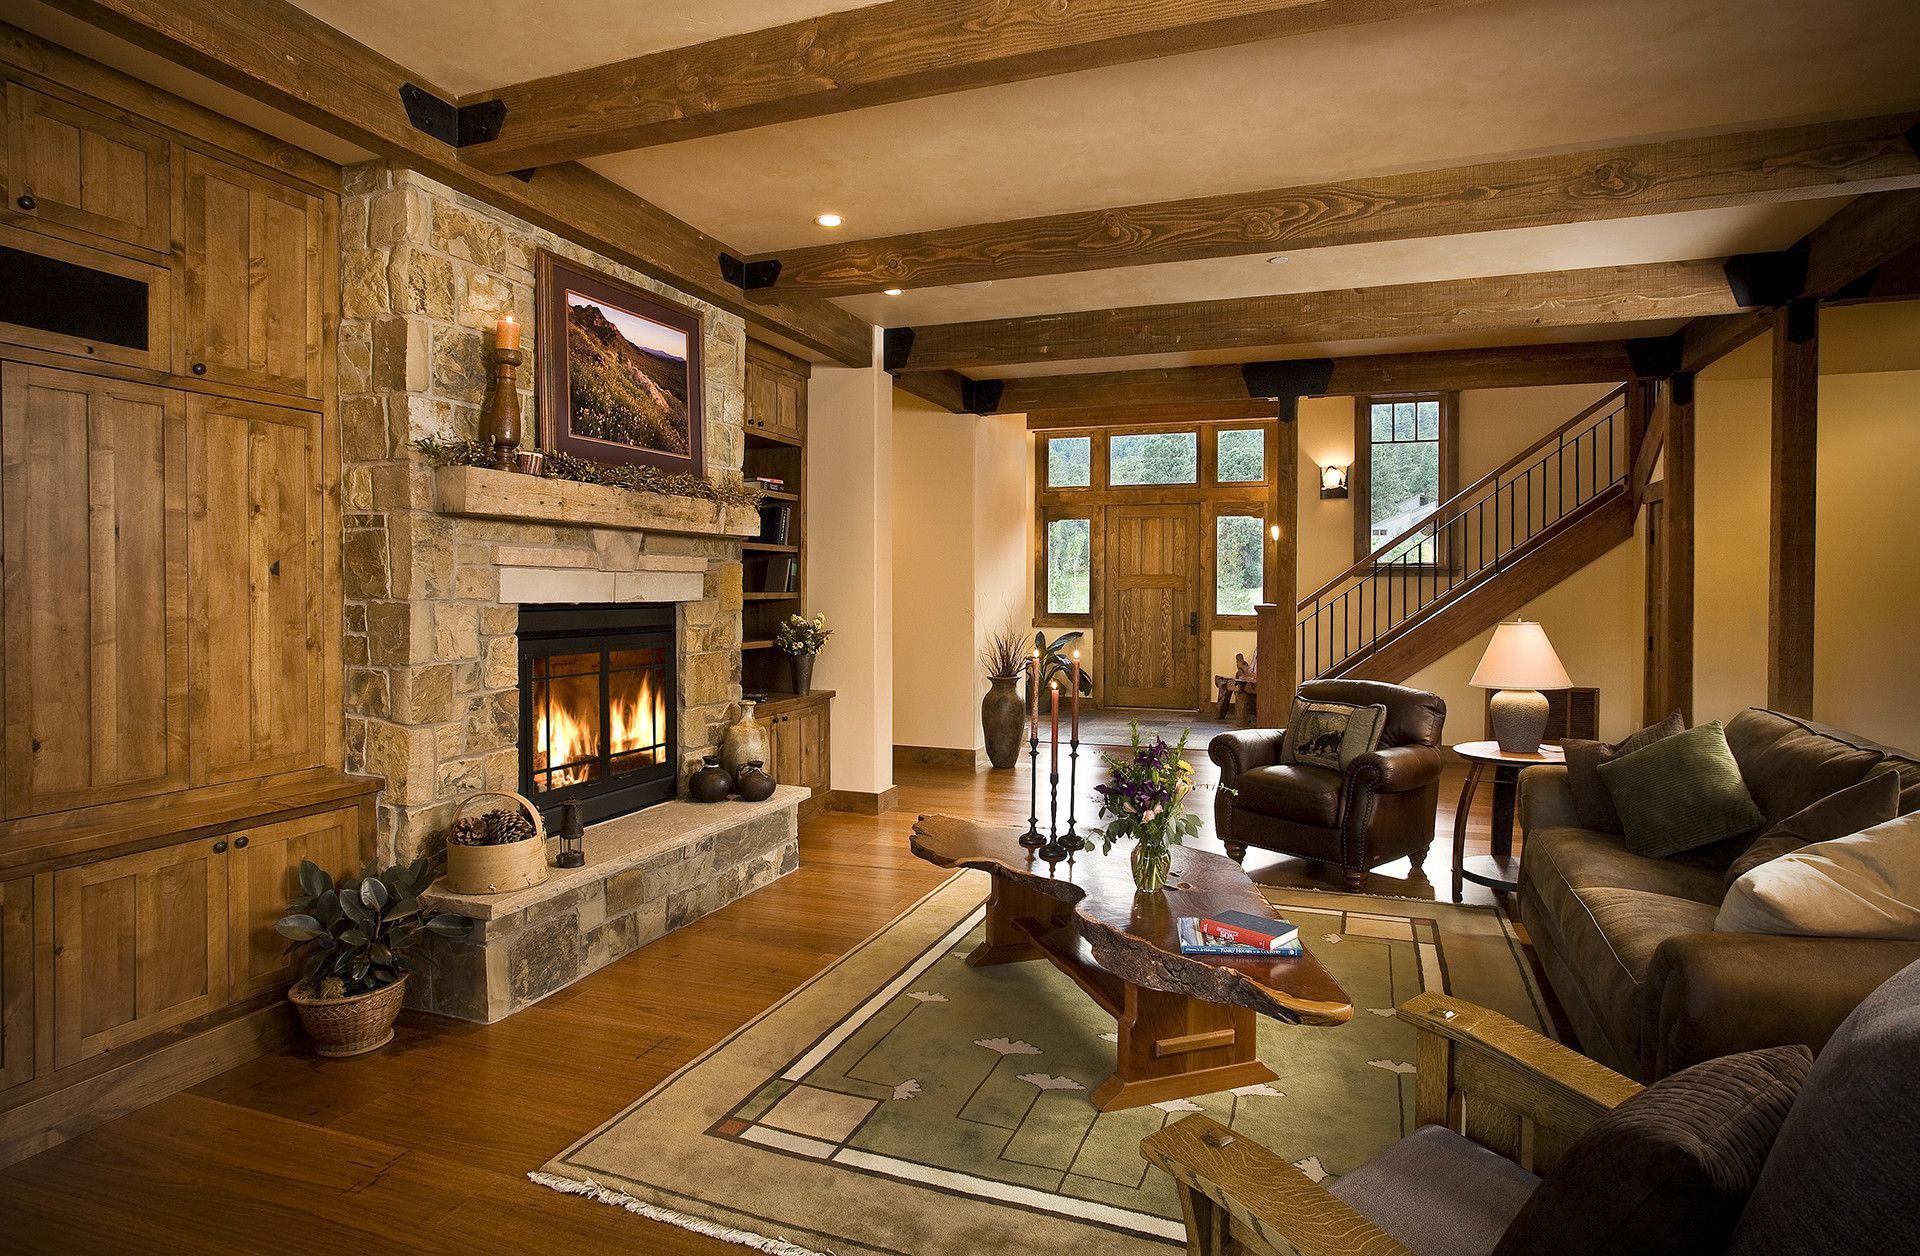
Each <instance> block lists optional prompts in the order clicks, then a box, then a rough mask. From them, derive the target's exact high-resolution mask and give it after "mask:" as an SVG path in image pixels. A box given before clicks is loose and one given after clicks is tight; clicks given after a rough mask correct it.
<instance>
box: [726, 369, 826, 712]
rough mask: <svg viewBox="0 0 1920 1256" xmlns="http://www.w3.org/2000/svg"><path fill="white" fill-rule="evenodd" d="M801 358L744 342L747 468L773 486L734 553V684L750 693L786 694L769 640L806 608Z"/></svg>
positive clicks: (783, 664) (804, 375) (782, 661)
mask: <svg viewBox="0 0 1920 1256" xmlns="http://www.w3.org/2000/svg"><path fill="white" fill-rule="evenodd" d="M812 372H813V368H812V367H811V366H810V365H809V364H808V363H807V362H806V361H805V360H803V359H801V358H796V357H794V356H792V355H791V354H787V353H783V352H781V351H780V350H778V349H775V348H773V347H772V346H770V345H763V344H760V343H758V342H757V341H751V340H750V341H748V342H747V432H746V466H745V468H744V472H745V474H746V476H747V477H748V478H749V479H753V478H756V477H765V478H766V479H768V480H776V481H778V482H779V487H778V488H772V487H769V488H767V489H766V490H765V492H764V494H763V498H762V502H761V507H760V533H759V535H758V536H757V537H755V538H754V539H752V540H750V541H747V542H745V543H743V544H742V545H741V547H740V551H741V554H740V557H741V590H742V597H743V599H744V602H745V606H744V608H743V614H744V623H743V625H742V641H741V647H740V685H741V687H742V688H743V689H745V690H746V691H747V692H749V693H756V692H758V693H784V692H785V691H787V690H788V689H789V688H790V687H791V681H790V679H789V676H788V665H787V657H786V656H785V655H784V654H781V653H780V652H779V651H777V650H775V649H774V648H773V634H774V631H775V629H776V628H778V627H779V625H780V621H781V620H783V619H785V618H786V617H787V616H789V615H798V614H804V613H805V612H806V605H807V553H806V549H807V540H806V538H807V511H806V500H805V494H806V471H807V380H808V377H809V376H810V375H811V374H812Z"/></svg>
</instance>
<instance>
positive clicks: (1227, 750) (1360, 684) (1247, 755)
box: [1207, 680, 1447, 890]
mask: <svg viewBox="0 0 1920 1256" xmlns="http://www.w3.org/2000/svg"><path fill="white" fill-rule="evenodd" d="M1300 696H1301V697H1302V698H1308V699H1312V700H1314V701H1319V702H1347V703H1352V704H1353V705H1355V706H1371V705H1374V704H1376V703H1377V704H1379V705H1380V706H1384V707H1385V708H1386V709H1387V721H1386V725H1385V726H1384V727H1383V728H1382V730H1381V733H1380V747H1379V749H1377V750H1375V751H1373V752H1372V753H1371V754H1364V755H1361V756H1360V757H1359V758H1357V759H1355V760H1354V761H1353V763H1352V764H1350V765H1349V766H1348V768H1347V770H1346V771H1345V772H1335V771H1333V770H1332V769H1330V768H1320V767H1314V766H1312V765H1311V764H1294V763H1281V762H1280V743H1281V741H1282V740H1283V739H1284V738H1285V736H1286V730H1285V729H1284V728H1250V729H1247V730H1245V731H1244V732H1236V733H1221V734H1220V735H1219V736H1217V737H1215V738H1214V739H1213V740H1212V741H1211V742H1209V743H1208V745H1207V754H1208V755H1209V756H1210V757H1211V758H1212V759H1213V761H1214V762H1215V763H1217V764H1219V766H1220V784H1221V785H1223V786H1225V787H1226V788H1224V789H1222V790H1221V791H1220V793H1219V795H1218V796H1217V797H1216V799H1215V801H1214V805H1213V814H1214V824H1215V828H1216V829H1217V830H1218V832H1219V834H1220V840H1221V841H1223V842H1225V843H1226V846H1227V854H1229V855H1231V856H1233V857H1234V858H1235V859H1241V858H1244V857H1245V856H1246V853H1247V847H1249V846H1258V847H1261V848H1262V849H1264V850H1277V851H1279V852H1281V853H1282V854H1287V855H1299V856H1302V857H1303V858H1306V859H1315V860H1319V861H1320V862H1322V863H1328V864H1333V865H1335V866H1337V867H1338V868H1340V870H1341V872H1342V875H1343V876H1344V878H1345V881H1346V885H1347V887H1348V888H1349V889H1355V890H1357V889H1359V888H1360V886H1361V884H1362V883H1363V882H1364V881H1365V880H1366V876H1367V871H1368V870H1369V869H1371V868H1377V867H1379V866H1380V865H1381V864H1383V863H1390V862H1392V861H1393V860H1395V859H1411V860H1413V863H1414V866H1415V867H1418V866H1419V865H1420V864H1421V863H1422V862H1424V861H1425V859H1426V857H1427V847H1428V846H1429V845H1430V844H1432V842H1433V821H1434V811H1435V808H1436V807H1437V806H1438V804H1439V800H1440V731H1441V729H1442V728H1443V727H1445V725H1446V722H1447V704H1446V703H1445V702H1444V701H1442V700H1441V699H1440V698H1439V697H1437V696H1435V695H1434V694H1430V693H1424V692H1422V691H1421V690H1418V689H1408V688H1406V687H1405V686H1402V685H1389V684H1383V683H1381V682H1379V681H1373V680H1310V681H1308V682H1307V683H1305V684H1304V685H1301V686H1300Z"/></svg>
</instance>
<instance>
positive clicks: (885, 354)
mask: <svg viewBox="0 0 1920 1256" xmlns="http://www.w3.org/2000/svg"><path fill="white" fill-rule="evenodd" d="M880 340H881V346H882V354H881V358H880V362H881V365H882V366H884V367H886V369H887V370H888V371H891V372H894V373H895V374H898V373H899V372H901V371H904V370H906V369H907V359H908V358H910V357H912V356H913V328H911V327H889V328H887V329H886V331H884V332H882V333H881V338H880Z"/></svg>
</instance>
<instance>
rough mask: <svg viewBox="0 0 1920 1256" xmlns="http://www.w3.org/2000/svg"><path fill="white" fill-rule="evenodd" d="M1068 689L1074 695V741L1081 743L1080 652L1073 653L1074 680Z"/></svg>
mask: <svg viewBox="0 0 1920 1256" xmlns="http://www.w3.org/2000/svg"><path fill="white" fill-rule="evenodd" d="M1067 688H1068V691H1069V692H1070V693H1072V695H1073V740H1074V744H1075V745H1078V744H1079V742H1080V651H1078V650H1075V651H1074V652H1073V679H1072V680H1070V681H1068V682H1067Z"/></svg>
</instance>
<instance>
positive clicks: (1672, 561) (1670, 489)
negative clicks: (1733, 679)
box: [1658, 371, 1695, 724]
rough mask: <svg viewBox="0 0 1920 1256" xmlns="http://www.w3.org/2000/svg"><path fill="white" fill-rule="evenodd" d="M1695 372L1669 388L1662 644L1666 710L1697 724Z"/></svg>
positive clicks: (1682, 375) (1678, 378) (1685, 374)
mask: <svg viewBox="0 0 1920 1256" xmlns="http://www.w3.org/2000/svg"><path fill="white" fill-rule="evenodd" d="M1693 384H1694V377H1693V374H1692V372H1689V371H1683V372H1681V373H1680V374H1677V375H1675V376H1674V377H1673V378H1672V379H1671V380H1669V381H1668V382H1667V387H1666V390H1665V405H1664V406H1663V407H1662V409H1663V410H1664V411H1665V413H1666V417H1667V421H1666V429H1667V443H1666V452H1665V460H1666V461H1665V465H1666V473H1665V476H1664V477H1663V479H1664V483H1665V485H1666V490H1665V497H1664V499H1663V502H1662V507H1661V511H1662V541H1663V544H1664V548H1665V561H1666V576H1667V603H1666V614H1665V615H1664V616H1663V617H1662V620H1663V622H1662V625H1661V630H1662V632H1663V634H1664V636H1665V640H1664V641H1662V642H1660V643H1659V647H1658V648H1659V649H1660V650H1661V651H1662V654H1663V658H1664V663H1665V666H1664V667H1663V669H1662V675H1663V677H1664V679H1665V681H1666V687H1667V693H1666V701H1665V702H1663V703H1662V704H1661V705H1662V706H1664V707H1665V708H1666V709H1667V710H1670V711H1671V710H1675V709H1677V710H1678V711H1679V712H1680V715H1681V718H1682V719H1684V720H1686V722H1687V723H1688V724H1692V723H1693V479H1694V467H1693V463H1694V445H1695V440H1694V421H1693Z"/></svg>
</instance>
